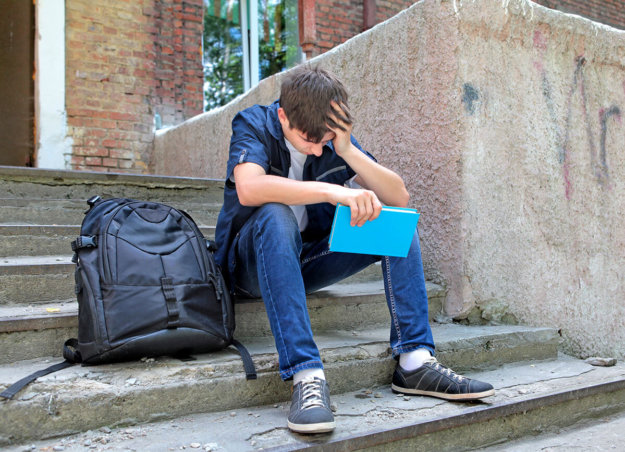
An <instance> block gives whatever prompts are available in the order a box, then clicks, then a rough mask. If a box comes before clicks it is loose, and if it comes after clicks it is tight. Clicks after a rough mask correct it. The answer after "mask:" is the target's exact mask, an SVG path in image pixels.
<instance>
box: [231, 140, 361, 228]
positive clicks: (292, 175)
mask: <svg viewBox="0 0 625 452" xmlns="http://www.w3.org/2000/svg"><path fill="white" fill-rule="evenodd" d="M284 142H285V143H286V147H287V148H288V150H289V153H290V154H291V167H290V168H289V175H288V178H289V179H293V180H299V181H301V180H303V178H304V163H305V162H306V158H307V157H308V156H307V155H306V154H302V153H301V152H299V151H298V150H297V149H295V146H293V145H292V144H291V143H290V142H289V140H287V139H286V138H285V139H284ZM355 178H356V176H354V177H352V178H351V179H350V180H348V181H347V182H345V186H346V187H349V188H361V187H360V185H358V184H357V183H356V182H355V181H354V179H355ZM230 180H232V181H233V182H234V174H233V175H232V176H230ZM289 207H290V208H291V210H292V211H293V213H294V214H295V218H296V219H297V225H298V227H299V230H300V232H302V231H304V230H305V229H306V226H308V212H306V206H305V205H299V206H298V205H295V206H289Z"/></svg>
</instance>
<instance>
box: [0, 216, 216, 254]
mask: <svg viewBox="0 0 625 452" xmlns="http://www.w3.org/2000/svg"><path fill="white" fill-rule="evenodd" d="M200 230H201V231H202V234H204V236H205V237H206V238H208V239H213V238H215V227H214V226H200ZM79 234H80V226H79V225H65V224H60V225H49V224H48V225H29V224H13V225H8V224H0V261H1V260H2V259H1V258H3V257H5V258H6V257H11V256H49V255H66V254H68V253H70V252H71V246H70V243H71V242H72V240H75V239H76V237H77V236H78V235H79Z"/></svg>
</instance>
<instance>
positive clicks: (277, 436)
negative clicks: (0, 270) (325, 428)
mask: <svg viewBox="0 0 625 452" xmlns="http://www.w3.org/2000/svg"><path fill="white" fill-rule="evenodd" d="M470 376H471V377H473V378H478V379H480V380H483V381H488V382H490V383H492V384H493V386H495V389H496V393H495V395H494V396H492V397H488V398H486V399H484V400H483V402H481V403H451V402H445V401H442V400H438V399H434V398H428V397H419V396H415V397H405V396H398V395H396V394H393V393H392V392H391V391H390V388H389V387H388V385H387V384H386V383H385V384H383V385H382V386H375V385H372V386H363V387H362V388H352V390H350V391H348V392H345V393H338V392H337V391H336V390H335V389H336V388H335V383H336V381H334V380H333V379H332V378H331V377H328V380H329V383H330V389H331V391H332V403H333V405H334V406H335V408H336V410H335V420H336V424H337V427H336V430H335V431H334V432H333V433H331V434H319V435H308V436H307V435H297V434H293V433H290V432H289V431H288V429H287V428H286V417H287V415H288V410H289V402H288V400H284V401H280V402H278V403H269V404H265V405H261V406H253V407H239V408H235V409H224V410H220V411H218V412H213V413H203V414H190V413H186V414H184V415H182V416H181V417H177V418H175V419H173V420H160V421H156V422H151V423H148V424H138V423H136V422H135V423H132V422H127V423H125V424H115V423H110V424H109V426H108V427H105V428H103V429H102V430H90V431H88V432H85V433H81V434H77V435H71V436H66V435H63V436H62V437H57V438H54V439H48V440H43V441H34V442H27V443H23V444H22V445H13V446H7V447H6V448H5V449H4V450H6V451H7V452H18V451H19V452H22V451H24V450H31V447H33V448H34V449H36V450H53V448H54V447H56V448H57V450H60V448H63V450H65V451H67V452H74V451H84V450H86V449H87V448H90V447H94V448H101V449H103V450H134V451H146V452H150V451H163V450H185V449H186V450H189V449H190V450H194V449H197V450H202V451H204V450H206V451H208V450H210V451H217V450H219V451H236V452H245V451H257V450H271V451H295V450H304V449H305V450H308V451H323V452H334V451H352V450H376V451H412V450H414V451H430V450H436V451H460V450H463V451H467V450H486V451H492V452H500V451H519V452H521V451H523V452H530V451H532V452H533V451H538V450H622V431H621V430H619V428H623V426H624V425H625V416H624V415H623V413H625V366H624V365H622V364H620V365H618V366H616V367H612V368H597V367H591V366H589V365H588V364H586V363H584V362H582V361H579V360H575V359H572V358H569V357H566V356H563V355H561V356H559V357H558V358H557V359H553V360H546V361H534V362H524V363H512V364H503V365H500V366H498V368H497V369H494V370H490V371H485V372H471V373H470ZM53 407H54V408H56V406H55V405H53ZM163 417H165V416H163ZM606 417H607V420H608V422H610V424H606V425H603V424H599V423H598V421H597V420H603V419H606ZM592 421H595V425H594V426H593V425H591V426H590V427H588V423H590V422H592ZM116 425H118V426H117V427H116ZM580 425H581V427H580ZM569 426H574V428H572V429H571V430H572V432H573V433H575V432H578V431H580V429H581V431H580V433H577V434H574V435H572V434H567V433H566V432H565V434H564V435H563V434H560V433H559V432H560V430H561V429H563V428H567V427H569ZM609 427H613V428H611V429H610V428H609ZM615 428H616V429H615ZM544 432H553V433H552V434H551V435H550V438H551V439H549V437H548V438H547V439H545V438H544V437H536V438H535V437H534V436H535V435H537V434H541V433H544ZM556 433H557V434H556ZM518 438H526V440H525V441H523V442H513V443H508V441H510V440H515V439H518ZM493 444H498V445H499V446H492V445H493ZM489 446H490V447H489Z"/></svg>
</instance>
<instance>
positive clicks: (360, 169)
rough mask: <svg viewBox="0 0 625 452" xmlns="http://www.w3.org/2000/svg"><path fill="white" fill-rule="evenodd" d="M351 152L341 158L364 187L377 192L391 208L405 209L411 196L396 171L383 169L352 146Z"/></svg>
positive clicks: (345, 153)
mask: <svg viewBox="0 0 625 452" xmlns="http://www.w3.org/2000/svg"><path fill="white" fill-rule="evenodd" d="M351 147H352V149H350V150H349V152H344V153H343V154H342V155H341V157H342V158H343V159H344V160H345V161H346V162H347V164H348V165H349V166H350V167H351V168H352V169H353V170H354V171H355V172H356V174H357V175H358V177H359V178H360V180H361V182H363V183H364V184H361V185H363V186H364V187H366V188H368V189H369V190H372V191H373V192H375V194H376V195H377V196H378V198H380V200H381V201H382V202H383V203H384V204H386V205H389V206H397V207H405V206H406V205H407V204H408V199H409V197H410V195H409V194H408V191H407V190H406V186H405V185H404V181H403V180H402V178H401V177H400V176H399V175H398V174H397V173H395V172H394V171H392V170H390V169H388V168H385V167H383V166H382V165H380V164H378V163H376V162H375V161H373V160H371V159H370V158H369V157H367V156H366V155H365V154H364V153H362V152H361V151H360V150H359V149H358V148H356V146H354V145H353V144H352V145H351Z"/></svg>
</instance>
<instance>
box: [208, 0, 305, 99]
mask: <svg viewBox="0 0 625 452" xmlns="http://www.w3.org/2000/svg"><path fill="white" fill-rule="evenodd" d="M203 44H204V80H205V83H204V108H205V110H210V109H212V108H215V107H219V106H221V105H225V104H226V103H228V102H229V101H230V100H232V99H234V98H235V97H236V96H238V95H239V94H241V93H243V92H245V91H247V90H249V89H250V88H252V87H254V86H255V85H257V84H258V82H259V81H260V80H261V79H263V78H266V77H269V76H270V75H273V74H276V73H278V72H281V71H284V70H285V69H288V68H290V67H293V66H295V65H297V64H298V63H299V62H300V61H301V60H302V51H301V48H300V47H299V36H298V15H297V0H205V12H204V40H203Z"/></svg>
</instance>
